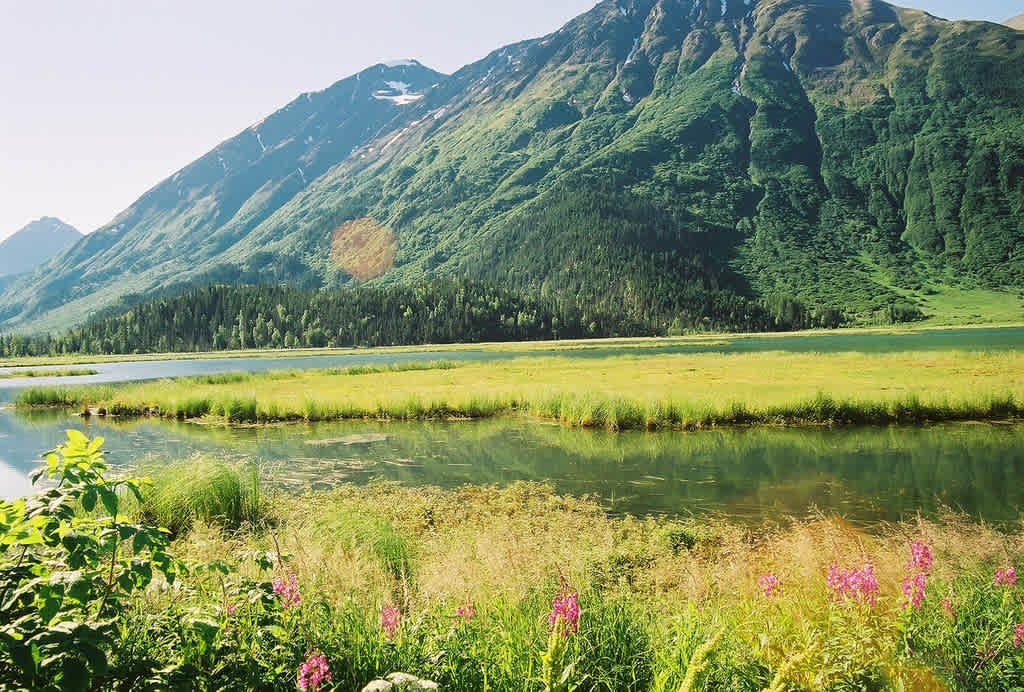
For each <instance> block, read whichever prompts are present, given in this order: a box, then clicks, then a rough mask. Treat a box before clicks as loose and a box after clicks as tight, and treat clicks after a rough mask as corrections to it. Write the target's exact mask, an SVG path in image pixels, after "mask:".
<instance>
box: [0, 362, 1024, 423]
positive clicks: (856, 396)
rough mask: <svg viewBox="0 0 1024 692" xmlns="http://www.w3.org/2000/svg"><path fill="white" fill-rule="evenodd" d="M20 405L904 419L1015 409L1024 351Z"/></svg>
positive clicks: (334, 414) (501, 373)
mask: <svg viewBox="0 0 1024 692" xmlns="http://www.w3.org/2000/svg"><path fill="white" fill-rule="evenodd" d="M18 403H19V405H21V406H47V405H59V406H69V407H81V408H85V407H90V408H92V409H93V410H98V411H99V412H101V413H109V414H112V415H157V416H164V417H171V418H178V419H184V420H193V419H204V420H207V421H216V420H222V421H227V422H233V423H262V422H275V421H288V420H306V421H326V420H341V419H349V418H381V419H428V418H448V419H458V418H483V417H490V416H496V415H508V414H515V415H525V416H530V417H535V418H538V419H544V420H552V421H558V422H561V423H563V424H566V425H571V426H581V427H604V428H608V429H612V430H621V429H630V428H633V429H636V428H646V429H659V428H683V429H691V428H702V427H710V426H714V425H725V424H816V423H879V424H881V423H899V422H906V423H914V422H924V421H941V420H983V419H1005V418H1011V417H1016V416H1019V415H1021V413H1022V412H1024V353H1022V352H1020V351H1016V350H1005V351H991V352H988V351H964V350H931V351H905V352H878V353H858V352H838V353H813V352H807V353H791V352H785V351H763V352H751V353H715V352H695V353H687V352H674V353H663V352H657V351H651V352H646V351H643V350H638V351H636V352H635V353H634V352H630V353H627V354H625V355H617V356H612V357H602V356H597V355H595V356H585V357H560V356H550V357H543V356H535V357H522V358H509V359H504V360H496V361H488V362H460V363H450V362H442V363H433V364H430V363H424V364H415V363H407V364H403V365H401V366H397V365H396V366H389V367H358V368H347V369H336V370H310V371H284V372H271V373H264V374H238V375H224V376H205V377H198V378H179V379H171V380H161V381H155V382H144V383H137V384H126V385H118V386H106V385H105V386H97V387H77V388H76V387H59V386H58V387H42V388H30V389H26V390H24V391H23V392H22V393H21V394H20V396H19V399H18Z"/></svg>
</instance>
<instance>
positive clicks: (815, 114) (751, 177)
mask: <svg viewBox="0 0 1024 692" xmlns="http://www.w3.org/2000/svg"><path fill="white" fill-rule="evenodd" d="M416 65H417V66H419V64H418V63H416ZM412 67H413V66H409V65H405V66H403V68H404V69H411V68H412ZM419 67H422V66H419ZM375 69H377V70H381V69H383V70H385V71H386V70H388V69H392V68H387V67H386V66H375V67H373V68H369V69H368V70H366V71H363V72H361V73H359V75H357V76H354V77H350V78H347V79H346V80H342V81H341V82H339V83H338V84H342V83H350V81H351V80H353V79H356V81H359V80H360V79H361V76H362V75H367V79H368V81H371V82H373V85H374V88H373V89H371V90H370V92H369V93H368V94H367V93H365V92H364V93H363V98H362V99H361V100H359V105H360V108H363V107H364V106H365V104H367V103H371V104H372V103H376V104H377V105H379V106H382V107H384V109H385V110H386V113H385V112H383V111H381V112H376V111H375V112H374V113H373V114H372V116H376V117H372V116H371V117H368V118H367V122H363V121H361V120H360V118H361V117H362V115H361V114H356V115H352V114H349V115H351V117H349V119H348V120H346V122H349V121H351V120H352V119H355V120H356V121H358V125H359V127H355V128H352V132H351V133H350V137H349V138H348V139H347V140H346V147H350V148H349V150H348V151H342V150H343V149H344V147H342V148H340V149H337V150H332V151H331V153H330V155H329V156H328V155H325V156H324V157H323V158H322V159H321V166H322V169H321V168H316V169H308V170H309V171H312V172H313V175H310V176H309V177H308V179H305V176H304V174H302V175H300V173H301V171H300V172H299V173H296V172H291V173H289V174H288V175H285V174H284V169H283V168H281V167H278V169H275V171H277V177H276V178H271V179H270V180H269V181H267V180H264V179H262V178H259V177H258V176H256V177H254V178H253V179H252V180H251V181H249V185H248V186H243V189H242V190H241V192H238V193H237V197H238V199H237V200H235V199H234V198H232V197H231V195H230V194H229V192H230V191H228V192H225V193H223V194H221V193H218V194H219V195H220V196H219V197H218V196H216V195H214V196H213V199H212V201H211V200H210V199H209V198H210V195H206V197H203V196H202V195H201V194H196V197H195V199H190V200H188V204H184V205H183V206H182V208H181V210H179V211H177V212H174V211H173V209H174V208H175V207H174V205H172V204H170V202H175V200H173V199H171V200H170V202H168V201H167V200H164V204H165V208H163V209H161V210H158V211H160V214H158V216H159V219H158V220H159V221H160V222H161V223H162V224H163V226H164V236H165V237H163V238H162V239H161V238H160V237H159V231H160V230H161V229H160V228H158V227H153V224H150V227H147V226H145V224H144V223H143V222H144V221H145V219H142V220H141V221H140V219H137V218H135V217H133V216H131V215H130V214H129V212H132V210H136V211H137V208H138V206H139V204H140V203H141V202H142V201H143V200H140V202H139V203H136V205H133V207H132V208H130V209H129V210H128V211H127V212H125V214H122V215H121V216H119V217H118V219H117V220H115V223H114V224H112V225H111V226H109V227H108V228H107V229H106V233H107V234H108V235H109V234H112V233H115V231H112V230H111V229H112V228H116V227H117V225H118V224H128V225H130V226H131V229H129V232H134V242H135V243H136V244H137V245H138V247H137V248H135V249H134V250H133V249H132V248H129V247H125V246H122V247H119V248H118V252H115V253H112V254H107V255H106V256H103V255H102V254H97V250H98V251H99V253H103V252H108V251H109V247H103V246H102V245H101V244H100V241H99V240H97V241H95V242H97V244H98V246H97V247H96V248H88V247H84V246H83V244H80V246H81V247H79V248H78V250H79V253H78V254H76V252H75V251H74V250H75V249H73V250H72V251H69V252H68V253H65V255H64V256H62V257H60V258H57V259H56V260H54V261H53V262H51V264H50V265H48V267H47V268H46V274H49V275H56V277H57V278H56V279H46V280H43V281H41V282H40V283H39V284H37V288H36V290H35V291H34V292H32V291H12V290H8V291H7V292H6V293H5V294H4V295H3V296H0V320H6V324H7V325H8V326H15V325H18V324H32V323H35V324H37V325H42V324H45V323H46V321H47V320H50V323H51V324H52V323H54V322H58V323H70V322H74V321H76V320H77V321H80V320H81V319H82V318H83V316H84V315H86V314H87V313H88V312H90V311H92V310H96V309H100V308H102V307H104V306H106V305H109V304H110V303H111V302H112V301H114V300H116V298H117V297H118V296H119V295H122V294H125V293H131V292H139V293H146V292H151V291H155V290H158V289H159V288H160V287H165V286H166V283H167V282H168V281H169V280H170V279H169V277H173V280H175V281H184V282H185V283H187V284H188V285H199V284H201V283H202V282H212V281H229V282H245V283H253V282H260V281H270V282H288V283H292V284H295V285H297V286H301V287H321V286H322V287H339V286H346V285H356V284H358V283H359V281H357V280H356V279H355V278H354V277H355V276H357V275H359V276H368V275H367V274H364V273H362V272H361V271H359V270H356V269H354V267H355V266H356V264H359V262H361V261H362V260H361V259H360V258H358V257H355V258H354V257H349V256H347V255H346V253H348V252H349V250H348V248H352V247H355V246H356V245H360V244H362V243H372V244H373V246H374V247H379V248H381V252H385V255H383V256H384V257H391V258H393V259H390V260H388V262H385V266H384V267H383V268H384V273H383V274H381V275H380V276H379V277H378V278H373V279H372V280H373V281H377V282H381V283H390V282H397V281H406V282H411V281H418V280H422V279H429V278H435V277H439V278H443V277H451V276H462V275H467V276H470V277H474V278H478V279H486V280H491V281H494V282H497V283H501V284H502V285H507V286H510V287H514V288H517V289H529V290H534V289H536V290H539V291H541V292H544V291H553V290H558V291H562V292H565V293H567V294H572V295H573V296H575V297H576V298H577V299H578V300H580V301H583V302H587V303H590V304H592V305H594V306H595V307H596V308H605V307H607V306H608V305H621V306H622V309H624V310H627V311H630V312H631V313H632V314H634V315H635V316H636V317H638V318H642V317H644V316H645V315H650V314H654V313H655V312H657V313H658V314H663V315H664V316H665V319H669V318H670V316H671V314H672V313H673V312H674V311H675V312H678V311H679V310H683V309H686V310H695V309H700V306H701V305H704V304H707V302H708V301H709V300H711V298H709V296H712V295H714V294H716V293H717V292H722V291H724V292H726V293H728V294H730V295H736V296H740V297H750V298H757V297H760V298H761V299H766V300H767V299H769V298H771V297H772V296H776V297H779V296H784V297H791V298H793V299H794V300H797V301H800V302H803V303H804V304H806V305H808V306H810V307H811V308H813V309H815V310H819V311H827V310H839V311H841V312H842V313H843V314H844V315H845V318H846V319H847V320H848V321H850V320H852V321H871V320H877V319H881V317H880V316H882V315H886V314H892V313H893V310H894V307H899V306H903V307H906V308H907V309H908V310H910V311H912V309H913V306H914V304H915V301H916V300H917V299H918V298H920V296H922V295H923V294H924V293H925V292H927V291H929V290H934V286H933V285H934V284H937V283H942V282H953V283H958V282H967V283H970V284H977V285H987V286H993V287H997V288H999V287H1002V288H1007V287H1009V288H1016V287H1019V286H1020V285H1021V284H1022V281H1024V238H1022V232H1021V228H1022V227H1024V226H1022V218H1024V202H1022V200H1024V183H1021V180H1024V177H1022V174H1021V172H1020V171H1021V170H1024V168H1022V166H1024V164H1021V163H1020V162H1021V161H1022V159H1024V154H1022V152H1024V141H1022V137H1021V135H1020V134H1019V133H1020V132H1022V131H1024V120H1022V117H1021V115H1020V112H1021V110H1022V109H1021V104H1022V103H1024V94H1022V90H1021V87H1019V86H1018V85H1017V84H1016V83H1015V80H1014V79H1013V75H1014V74H1020V73H1021V71H1022V70H1024V42H1022V41H1021V38H1020V37H1019V35H1018V34H1016V33H1015V32H1013V31H1012V30H1010V29H1007V28H1003V27H1000V26H999V25H993V24H986V23H976V22H946V21H945V20H940V19H936V18H934V17H931V16H930V15H928V14H927V13H924V12H921V11H919V10H912V9H902V8H897V7H893V6H891V5H887V4H885V3H883V2H875V1H872V0H855V1H854V2H838V1H831V0H812V1H806V2H796V1H795V0H761V1H759V2H750V3H749V4H748V3H745V2H743V1H742V0H725V1H724V2H723V1H722V0H714V1H712V0H695V1H693V2H691V1H687V2H685V3H682V2H676V1H674V0H631V1H630V2H622V3H615V2H603V3H599V4H598V5H597V6H595V8H594V9H592V10H590V11H588V12H586V13H584V14H583V15H580V16H579V17H577V18H575V19H573V20H572V21H570V22H569V23H567V24H566V25H565V26H564V27H562V28H561V29H559V30H557V31H555V32H552V33H551V34H548V35H546V36H543V37H540V38H537V39H531V40H527V41H522V42H519V43H515V44H510V45H509V46H505V47H502V48H499V49H498V50H496V51H494V52H492V53H491V54H489V55H488V56H486V57H485V58H483V59H481V60H479V61H477V62H475V63H472V64H470V65H467V66H465V67H463V68H461V69H460V70H458V71H456V72H455V73H454V74H452V75H450V76H448V77H444V76H441V75H440V74H439V73H434V72H432V71H429V72H425V73H422V74H420V75H419V77H421V78H423V79H422V80H421V82H422V83H416V84H412V83H410V87H411V88H407V87H404V86H399V87H396V86H394V85H392V84H389V82H394V83H400V84H403V85H404V84H405V83H406V82H405V81H404V80H400V79H398V78H388V79H385V77H394V75H391V74H379V75H374V74H373V73H372V71H373V70H375ZM422 69H423V70H426V69H427V68H422ZM1017 81H1019V80H1017ZM426 82H430V83H429V84H426ZM335 86H337V85H335ZM350 86H351V84H350ZM333 88H334V87H332V89H333ZM375 91H379V92H380V94H379V96H380V97H382V98H378V99H373V94H374V92H375ZM346 94H347V95H348V96H350V97H351V98H353V101H352V102H353V103H354V102H355V95H354V94H355V92H346ZM410 94H412V95H413V96H414V98H410ZM301 98H302V97H300V99H301ZM368 99H372V101H371V100H368ZM387 99H391V100H390V101H389V100H387ZM397 100H404V102H403V103H401V104H398V103H397ZM295 103H296V102H294V101H293V102H292V104H289V106H287V107H286V108H285V109H282V111H279V112H278V113H275V114H274V115H272V116H270V118H268V119H267V120H270V119H271V118H275V116H281V114H285V113H286V112H287V111H288V110H289V109H290V108H294V104H295ZM385 104H387V105H386V106H385ZM388 109H390V110H388ZM328 120H329V119H325V120H324V122H327V121H328ZM264 122H266V121H264ZM289 122H290V123H291V125H293V126H294V122H291V121H289ZM258 128H259V126H256V128H255V129H254V128H250V130H252V131H253V133H254V134H252V133H251V134H250V135H249V137H248V139H249V141H248V143H246V146H248V147H249V148H250V149H252V147H254V146H259V147H264V146H266V145H265V143H264V141H263V138H262V135H263V134H265V133H261V132H260V131H259V129H258ZM250 130H246V131H245V132H243V133H242V134H240V135H239V137H243V136H245V135H246V133H249V132H250ZM277 137H278V135H274V136H272V137H270V138H268V140H267V141H270V142H271V147H270V148H271V152H272V153H273V152H274V151H276V150H277V148H278V147H279V146H280V144H281V142H280V141H278V139H277ZM325 137H326V135H325ZM235 139H238V138H235ZM285 139H286V141H290V140H287V138H285ZM292 139H294V137H292ZM271 140H272V141H271ZM231 141H234V140H229V142H231ZM318 141H319V140H318ZM223 146H224V145H221V147H223ZM221 147H218V149H215V150H214V151H213V152H211V153H210V154H208V155H207V156H206V157H203V158H201V159H200V160H199V161H197V162H196V164H197V163H199V162H202V161H204V160H206V159H207V158H208V157H210V156H211V155H213V154H214V153H215V152H217V151H218V150H219V149H220V148H221ZM290 151H291V150H289V156H291V153H290ZM259 153H260V154H266V153H267V151H266V150H263V151H260V152H259ZM282 158H283V159H288V157H287V156H282ZM288 160H290V159H288ZM328 160H330V161H331V163H329V164H328ZM212 163H214V164H216V163H217V161H213V162H212ZM196 164H192V165H193V166H194V165H196ZM183 170H184V171H187V170H189V167H187V168H186V169H183ZM179 175H180V173H179ZM169 180H171V181H172V182H173V177H172V179H169ZM289 180H290V182H288V181H289ZM261 181H262V182H261ZM165 183H167V181H165ZM256 183H261V184H260V185H256ZM300 183H304V184H300ZM200 187H201V186H200ZM190 189H191V188H190ZM151 192H152V191H151ZM170 192H172V193H173V190H170ZM246 193H251V194H249V196H248V197H244V198H243V197H242V196H243V195H245V194H246ZM147 194H149V193H147ZM179 194H180V192H179ZM143 199H145V196H144V198H143ZM225 199H232V200H233V201H232V203H231V204H227V203H226V202H225V201H224V200H225ZM235 202H238V203H237V204H236V203H235ZM204 205H206V206H210V205H214V206H215V207H216V212H217V213H220V214H221V217H222V218H218V217H217V216H216V214H214V215H213V216H212V217H211V216H210V212H209V210H208V209H206V207H204ZM169 209H170V211H169ZM594 210H600V213H594ZM132 213H135V212H132ZM204 214H205V216H204ZM229 214H230V217H228V215H229ZM196 218H199V219H200V220H199V221H195V220H192V221H189V219H196ZM208 218H212V219H213V221H212V222H210V221H209V220H207V222H206V223H205V225H204V223H203V222H202V220H203V219H208ZM360 219H368V220H369V221H370V222H372V223H369V222H365V223H362V224H361V225H359V224H356V225H355V226H353V225H351V224H354V222H356V221H359V220H360ZM189 224H191V225H189ZM357 226H358V228H359V229H361V230H359V231H358V233H360V234H364V235H358V237H356V236H351V233H353V232H354V231H353V228H356V227H357ZM366 229H374V230H371V231H367V230H366ZM171 231H175V232H171ZM367 233H368V234H369V235H365V234H367ZM99 238H103V236H99ZM356 241H358V242H356ZM125 245H127V244H125ZM183 245H184V246H187V247H190V248H192V253H191V254H189V261H188V263H187V265H184V264H183V263H182V261H181V259H180V251H181V248H182V246H183ZM339 248H340V250H339ZM176 253H178V254H177V255H176ZM161 262H164V263H167V264H161ZM346 262H347V263H348V264H346ZM353 262H356V264H353ZM346 267H347V268H346ZM112 271H113V272H114V274H115V275H116V276H120V277H126V278H124V279H123V280H122V281H120V282H119V283H118V285H117V286H116V287H115V288H114V290H110V280H111V277H110V274H111V272H112ZM353 272H355V273H353ZM41 274H42V272H41ZM129 274H130V276H129ZM37 276H39V275H37ZM374 276H377V275H376V274H375V275H374ZM72 277H73V278H74V282H75V283H72V281H71V279H72ZM104 277H106V278H104ZM104 281H105V282H106V283H105V284H104ZM101 287H105V288H101ZM900 309H902V308H900Z"/></svg>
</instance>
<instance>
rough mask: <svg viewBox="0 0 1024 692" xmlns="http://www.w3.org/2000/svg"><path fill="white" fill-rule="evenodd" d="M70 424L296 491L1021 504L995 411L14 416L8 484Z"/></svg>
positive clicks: (696, 509) (872, 513)
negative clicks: (805, 421)
mask: <svg viewBox="0 0 1024 692" xmlns="http://www.w3.org/2000/svg"><path fill="white" fill-rule="evenodd" d="M68 427H74V428H77V429H80V430H83V431H85V432H86V433H88V434H90V435H103V436H104V437H105V438H106V439H107V444H106V447H107V449H108V450H109V454H108V459H109V461H110V462H112V463H114V464H124V465H128V466H134V465H136V464H139V463H142V464H143V465H145V464H147V463H160V462H161V461H163V460H173V459H180V458H183V457H188V456H190V455H192V454H197V453H204V454H212V455H216V456H218V457H224V458H230V459H238V460H251V461H253V462H254V463H257V464H259V466H260V468H261V470H262V471H263V474H264V477H265V478H267V479H268V482H270V483H271V484H274V485H280V486H284V487H287V488H293V489H303V488H328V487H331V486H333V485H335V484H339V483H345V482H355V483H364V482H367V481H369V480H371V479H373V478H384V479H388V480H396V481H400V482H402V483H405V484H409V485H424V484H429V485H440V486H444V487H453V486H458V485H462V484H465V483H497V484H501V485H505V484H508V483H512V482H514V481H517V480H548V481H551V482H552V483H553V485H554V486H555V487H556V489H558V490H559V491H561V492H566V493H571V494H593V495H596V496H597V497H599V498H600V499H601V502H602V504H604V505H605V506H606V507H608V508H609V509H610V510H612V511H614V512H629V513H632V514H690V513H702V512H714V513H716V514H722V515H727V516H731V517H734V518H741V519H746V520H757V519H762V518H777V517H782V516H785V515H797V516H801V515H804V514H806V513H807V512H808V510H809V509H810V508H812V507H816V508H818V509H821V510H824V511H835V512H838V513H840V514H842V515H844V516H846V517H848V518H849V519H851V520H853V521H856V522H858V523H864V524H871V523H875V522H878V521H887V520H895V519H899V518H901V517H912V516H913V515H914V514H915V513H916V512H918V511H922V512H924V513H931V512H934V511H935V510H936V509H937V508H938V507H939V506H941V505H948V506H951V507H954V508H957V509H961V510H964V511H966V512H969V513H970V514H972V515H975V516H978V517H984V518H986V519H988V520H992V521H1005V520H1013V519H1017V518H1018V516H1019V515H1018V511H1019V509H1020V508H1021V507H1024V485H1022V484H1020V483H1019V482H1018V480H1019V479H1020V478H1022V477H1024V475H1022V474H1024V426H1020V425H1005V424H1003V425H1000V424H996V425H993V424H987V423H986V424H953V425H937V426H929V427H924V428H906V427H892V428H854V429H850V428H843V429H831V430H830V429H767V428H751V429H729V430H715V431H703V432H695V433H643V432H636V433H621V434H612V433H605V432H596V431H586V430H572V429H566V428H561V427H558V426H554V425H544V424H536V423H530V422H524V421H515V420H493V421H480V422H474V423H454V424H443V423H362V422H358V423H330V424H315V425H287V426H274V427H263V428H224V427H211V426H200V425H195V424H189V423H176V422H164V421H148V420H147V421H138V422H132V423H111V422H107V421H103V422H96V419H93V421H92V422H86V421H84V420H82V419H81V418H75V417H67V416H64V415H60V416H58V415H56V414H54V413H49V414H31V415H23V414H12V413H9V412H8V413H7V414H5V415H2V416H0V439H2V440H3V442H6V443H7V444H6V445H4V446H3V447H0V448H4V449H5V451H4V453H3V454H4V457H3V461H4V462H5V467H6V469H7V471H6V474H3V475H0V487H2V488H3V490H4V494H6V495H11V494H20V493H22V492H25V491H26V490H27V489H28V485H27V480H26V475H27V473H28V471H29V469H30V468H31V467H32V466H33V460H34V459H35V458H37V457H38V454H39V452H40V451H42V450H46V449H50V448H52V447H53V446H55V445H56V444H57V443H58V442H59V441H61V440H62V439H63V438H64V430H65V429H67V428H68Z"/></svg>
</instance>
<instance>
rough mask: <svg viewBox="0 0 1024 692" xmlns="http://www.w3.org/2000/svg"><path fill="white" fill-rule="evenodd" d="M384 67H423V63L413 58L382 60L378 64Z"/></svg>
mask: <svg viewBox="0 0 1024 692" xmlns="http://www.w3.org/2000/svg"><path fill="white" fill-rule="evenodd" d="M380 64H381V65H383V66H384V67H423V63H421V62H420V61H419V60H414V59H413V58H398V59H396V60H384V61H382V62H381V63H380Z"/></svg>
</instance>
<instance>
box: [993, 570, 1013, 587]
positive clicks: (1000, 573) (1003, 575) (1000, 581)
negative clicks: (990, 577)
mask: <svg viewBox="0 0 1024 692" xmlns="http://www.w3.org/2000/svg"><path fill="white" fill-rule="evenodd" d="M995 584H996V586H1016V585H1017V570H1016V569H1015V568H1013V567H1007V568H1006V569H997V570H996V578H995Z"/></svg>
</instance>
